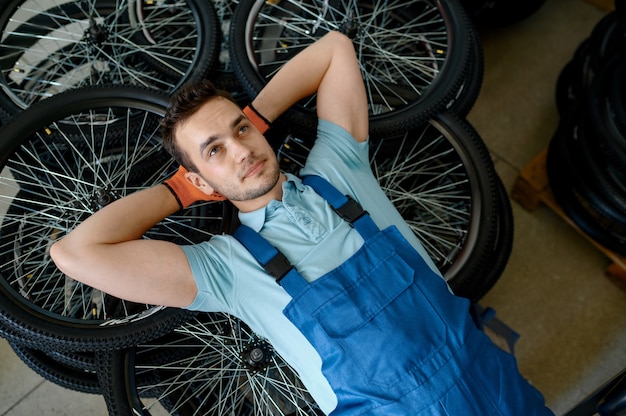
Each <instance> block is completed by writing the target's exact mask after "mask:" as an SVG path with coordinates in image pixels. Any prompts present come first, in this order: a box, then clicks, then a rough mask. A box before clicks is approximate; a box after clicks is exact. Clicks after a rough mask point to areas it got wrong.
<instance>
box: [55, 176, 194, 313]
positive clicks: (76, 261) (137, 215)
mask: <svg viewBox="0 0 626 416" xmlns="http://www.w3.org/2000/svg"><path fill="white" fill-rule="evenodd" d="M179 209H180V208H179V205H178V202H177V201H176V199H175V198H174V196H173V195H172V193H171V192H170V191H169V190H168V189H167V187H165V185H157V186H155V187H153V188H149V189H145V190H142V191H138V192H135V193H132V194H130V195H128V196H126V197H124V198H122V199H119V200H117V201H115V202H113V203H111V204H110V205H107V206H106V207H105V208H104V209H102V210H100V211H98V212H96V213H95V214H93V215H92V216H91V217H89V218H88V219H87V220H85V221H84V222H83V223H81V224H80V225H79V226H78V227H76V228H75V229H74V230H73V231H72V232H70V233H69V234H68V235H67V236H65V237H64V238H63V239H61V240H59V241H57V242H56V243H55V244H54V245H53V246H52V247H51V249H50V255H51V256H52V258H53V260H54V261H55V263H56V265H57V267H58V268H59V269H60V270H61V271H62V272H63V273H65V274H66V275H68V276H69V277H71V278H73V279H75V280H78V281H80V282H83V283H85V284H87V285H89V286H92V287H95V288H97V289H100V290H103V291H104V292H106V293H108V294H111V295H113V296H116V297H119V298H122V299H126V300H130V301H134V302H139V303H148V304H154V305H166V306H175V307H182V306H187V305H189V304H191V302H192V301H193V300H194V298H195V295H196V291H197V288H196V285H195V281H194V279H193V276H192V273H191V269H190V267H189V265H188V262H187V258H186V257H185V254H184V253H183V251H182V250H181V249H180V247H178V246H177V245H175V244H172V243H169V242H165V241H157V240H145V239H141V237H142V235H143V234H144V233H145V232H146V231H147V230H149V229H150V228H151V227H152V226H154V225H155V224H157V223H158V222H159V221H161V220H163V219H164V218H165V217H167V216H169V215H172V214H173V213H175V212H176V211H178V210H179Z"/></svg>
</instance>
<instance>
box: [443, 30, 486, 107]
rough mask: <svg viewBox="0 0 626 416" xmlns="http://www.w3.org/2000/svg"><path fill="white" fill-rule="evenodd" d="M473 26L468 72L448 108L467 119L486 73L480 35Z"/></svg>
mask: <svg viewBox="0 0 626 416" xmlns="http://www.w3.org/2000/svg"><path fill="white" fill-rule="evenodd" d="M471 26H472V30H471V33H472V38H473V40H472V42H471V48H472V50H471V52H470V54H469V56H468V59H467V71H466V73H465V80H464V81H463V84H462V85H461V87H460V90H459V91H458V92H457V94H456V96H455V97H454V99H453V100H452V102H450V103H448V105H447V106H446V109H447V111H449V112H452V113H455V114H457V115H458V116H460V117H463V118H464V117H466V116H467V115H468V114H469V113H470V111H471V110H472V107H473V106H474V104H475V103H476V100H477V99H478V96H479V94H480V90H481V88H482V85H483V77H484V73H485V56H484V53H483V44H482V41H481V39H480V34H479V33H478V31H477V30H476V27H474V25H471Z"/></svg>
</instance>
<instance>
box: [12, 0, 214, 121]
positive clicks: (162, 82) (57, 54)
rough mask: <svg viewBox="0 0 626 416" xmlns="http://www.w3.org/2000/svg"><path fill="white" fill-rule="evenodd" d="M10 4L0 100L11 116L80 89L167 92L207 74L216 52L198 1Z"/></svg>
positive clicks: (206, 6) (209, 12) (31, 0)
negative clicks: (141, 88)
mask: <svg viewBox="0 0 626 416" xmlns="http://www.w3.org/2000/svg"><path fill="white" fill-rule="evenodd" d="M45 7H47V8H46V9H45V10H42V5H41V3H40V2H39V1H37V0H12V1H9V2H7V3H6V5H5V7H4V10H3V12H2V14H1V15H0V28H2V32H1V33H0V40H1V42H0V86H1V87H2V90H3V92H4V94H0V103H1V105H2V106H4V107H5V108H6V109H7V110H8V111H9V112H12V113H16V112H18V111H20V110H22V109H24V108H27V107H28V106H29V105H31V104H32V103H34V102H36V101H39V100H41V99H44V98H47V97H50V96H52V95H54V94H57V93H59V92H62V91H65V90H68V89H72V88H77V87H81V86H85V85H103V84H118V85H120V84H124V85H140V86H144V87H150V88H155V89H157V90H160V91H165V92H171V91H173V90H174V89H175V88H177V87H178V86H179V85H181V84H182V83H183V82H185V81H188V80H193V79H197V78H200V77H203V76H204V75H206V73H207V71H208V70H209V69H210V68H211V67H212V66H213V65H214V64H215V62H216V60H217V53H218V51H219V46H220V45H219V41H218V36H219V32H218V31H219V24H218V23H217V16H216V12H215V10H214V8H213V6H212V3H210V2H207V1H200V0H184V1H183V0H178V1H174V0H162V1H156V2H148V1H142V0H119V1H117V0H80V1H79V0H70V1H65V0H50V1H49V2H47V3H46V6H45Z"/></svg>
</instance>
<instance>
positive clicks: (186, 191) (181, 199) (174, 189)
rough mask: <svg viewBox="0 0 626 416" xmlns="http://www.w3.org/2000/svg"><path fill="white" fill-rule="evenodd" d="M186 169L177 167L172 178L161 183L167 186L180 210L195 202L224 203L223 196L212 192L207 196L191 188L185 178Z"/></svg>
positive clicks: (193, 187)
mask: <svg viewBox="0 0 626 416" xmlns="http://www.w3.org/2000/svg"><path fill="white" fill-rule="evenodd" d="M186 173H187V169H185V168H184V167H183V166H182V165H181V166H179V167H178V170H177V171H176V173H175V174H174V175H172V177H170V178H169V179H166V180H165V181H163V184H164V185H165V186H167V188H168V189H169V190H170V192H171V193H172V194H173V195H174V197H175V198H176V201H178V205H180V208H181V209H183V208H187V207H188V206H189V205H191V204H193V203H194V202H196V201H224V200H226V198H225V197H224V196H223V195H220V194H218V193H217V192H213V193H212V194H211V195H207V194H205V193H204V192H202V191H201V190H199V189H198V188H196V187H195V186H193V185H192V184H191V183H189V181H188V180H187V179H186V178H185V174H186Z"/></svg>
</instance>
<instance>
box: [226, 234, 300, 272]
mask: <svg viewBox="0 0 626 416" xmlns="http://www.w3.org/2000/svg"><path fill="white" fill-rule="evenodd" d="M233 237H235V238H236V239H237V240H238V241H239V242H240V243H241V244H242V245H243V246H244V247H245V248H246V249H247V250H248V251H249V252H250V254H252V257H254V258H255V260H256V261H257V262H259V264H260V265H261V266H263V268H264V269H265V271H266V272H267V273H269V274H270V275H271V276H272V277H274V279H276V283H280V280H281V279H282V278H283V277H285V275H286V274H287V273H288V272H289V270H291V269H292V268H293V266H292V265H291V263H290V262H289V260H287V258H286V257H285V256H284V255H283V253H281V252H280V251H278V249H277V248H276V247H274V246H273V245H272V244H270V242H269V241H267V240H266V239H265V238H263V237H262V236H261V235H260V234H259V233H257V232H256V231H254V230H253V229H252V228H250V227H248V226H247V225H243V224H242V225H240V226H239V227H237V229H236V230H235V232H234V233H233Z"/></svg>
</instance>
